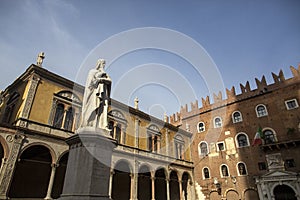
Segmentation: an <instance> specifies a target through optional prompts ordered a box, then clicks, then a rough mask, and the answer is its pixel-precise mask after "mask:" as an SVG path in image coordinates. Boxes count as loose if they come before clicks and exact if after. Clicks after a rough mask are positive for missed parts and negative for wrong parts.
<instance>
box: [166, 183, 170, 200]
mask: <svg viewBox="0 0 300 200" xmlns="http://www.w3.org/2000/svg"><path fill="white" fill-rule="evenodd" d="M166 184H167V200H170V179H168V178H167V179H166Z"/></svg>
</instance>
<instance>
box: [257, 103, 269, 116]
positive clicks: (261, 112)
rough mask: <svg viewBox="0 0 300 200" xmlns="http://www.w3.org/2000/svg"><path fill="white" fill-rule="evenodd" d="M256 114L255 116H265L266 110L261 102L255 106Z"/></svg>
mask: <svg viewBox="0 0 300 200" xmlns="http://www.w3.org/2000/svg"><path fill="white" fill-rule="evenodd" d="M256 115H257V117H263V116H267V115H268V112H267V108H266V106H265V105H263V104H260V105H257V106H256Z"/></svg>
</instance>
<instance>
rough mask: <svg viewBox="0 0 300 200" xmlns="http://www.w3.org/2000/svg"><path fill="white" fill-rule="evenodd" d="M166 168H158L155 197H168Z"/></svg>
mask: <svg viewBox="0 0 300 200" xmlns="http://www.w3.org/2000/svg"><path fill="white" fill-rule="evenodd" d="M166 174H167V173H166V169H165V168H158V169H157V170H156V171H155V199H156V200H165V199H167V182H166V177H167V176H166Z"/></svg>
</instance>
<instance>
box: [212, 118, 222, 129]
mask: <svg viewBox="0 0 300 200" xmlns="http://www.w3.org/2000/svg"><path fill="white" fill-rule="evenodd" d="M214 127H215V128H220V127H222V119H221V118H220V117H215V119H214Z"/></svg>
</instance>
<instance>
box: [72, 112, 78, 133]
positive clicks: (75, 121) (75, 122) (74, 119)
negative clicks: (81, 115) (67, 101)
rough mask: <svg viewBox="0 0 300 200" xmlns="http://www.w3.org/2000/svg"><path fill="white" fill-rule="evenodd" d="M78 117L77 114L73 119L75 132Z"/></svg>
mask: <svg viewBox="0 0 300 200" xmlns="http://www.w3.org/2000/svg"><path fill="white" fill-rule="evenodd" d="M77 117H78V113H75V114H74V117H73V124H72V131H75V129H76V124H77Z"/></svg>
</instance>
